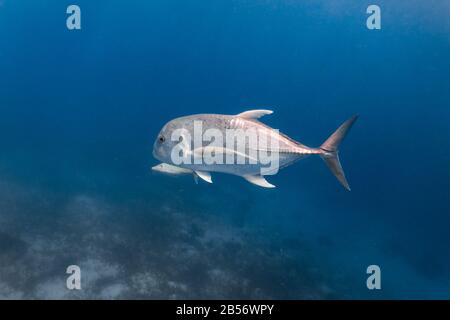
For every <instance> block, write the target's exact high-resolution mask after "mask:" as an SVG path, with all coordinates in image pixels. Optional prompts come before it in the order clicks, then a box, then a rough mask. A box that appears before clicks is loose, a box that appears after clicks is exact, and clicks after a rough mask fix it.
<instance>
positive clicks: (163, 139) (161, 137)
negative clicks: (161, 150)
mask: <svg viewBox="0 0 450 320" xmlns="http://www.w3.org/2000/svg"><path fill="white" fill-rule="evenodd" d="M158 140H159V142H161V143H163V142H164V141H166V138H164V136H160V137H159V139H158Z"/></svg>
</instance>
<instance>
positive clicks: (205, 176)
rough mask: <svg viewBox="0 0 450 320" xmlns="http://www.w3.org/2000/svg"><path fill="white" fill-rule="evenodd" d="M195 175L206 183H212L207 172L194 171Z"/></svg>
mask: <svg viewBox="0 0 450 320" xmlns="http://www.w3.org/2000/svg"><path fill="white" fill-rule="evenodd" d="M195 174H196V175H197V176H198V177H199V178H201V179H203V180H205V181H206V182H208V183H212V178H211V174H210V173H209V172H207V171H198V170H196V171H195Z"/></svg>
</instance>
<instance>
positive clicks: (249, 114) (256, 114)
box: [237, 109, 273, 119]
mask: <svg viewBox="0 0 450 320" xmlns="http://www.w3.org/2000/svg"><path fill="white" fill-rule="evenodd" d="M272 113H273V111H272V110H265V109H259V110H249V111H245V112H241V113H239V114H238V115H237V116H238V117H240V118H244V119H258V118H261V117H262V116H265V115H266V114H272Z"/></svg>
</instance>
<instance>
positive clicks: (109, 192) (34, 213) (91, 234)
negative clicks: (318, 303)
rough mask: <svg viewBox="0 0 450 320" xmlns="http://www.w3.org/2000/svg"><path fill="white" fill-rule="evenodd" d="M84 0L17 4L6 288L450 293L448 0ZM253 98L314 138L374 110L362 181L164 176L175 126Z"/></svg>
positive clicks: (10, 79) (8, 45) (297, 295)
mask: <svg viewBox="0 0 450 320" xmlns="http://www.w3.org/2000/svg"><path fill="white" fill-rule="evenodd" d="M75 3H76V4H77V5H79V6H80V8H81V12H82V16H81V17H82V29H81V30H74V31H69V30H68V29H67V28H66V17H67V14H66V8H67V6H68V5H69V4H72V3H69V2H65V1H56V0H53V1H44V0H42V1H32V0H22V1H12V0H0V147H1V152H0V297H2V298H64V299H72V298H151V299H153V298H170V299H183V298H203V299H204V298H275V299H278V298H287V299H335V298H337V299H344V298H351V299H359V298H369V299H379V298H395V299H409V298H427V299H428V298H450V256H449V254H448V253H449V250H448V243H449V241H450V232H449V231H450V227H449V226H450V205H449V196H450V194H449V190H450V166H449V160H450V131H449V124H450V59H449V57H450V14H449V13H450V5H449V2H448V1H446V0H442V1H438V0H436V1H395V2H394V1H381V0H377V1H356V0H352V1H348V0H346V1H325V0H323V1H295V0H282V1H279V0H277V1H275V0H240V1H237V0H209V1H205V0H191V1H180V0H164V1H162V0H154V1H126V2H124V1H116V0H108V1H106V0H97V1H87V0H77V1H76V2H75ZM369 4H377V5H379V6H380V7H381V14H382V28H381V30H368V29H367V28H366V18H367V16H368V15H367V14H366V8H367V6H368V5H369ZM253 108H268V109H272V110H274V114H273V115H270V116H266V117H264V122H265V123H267V124H268V125H270V126H272V127H274V128H279V129H280V130H282V131H283V132H285V133H286V134H288V135H289V136H291V137H292V138H294V139H296V140H298V141H301V142H302V143H304V144H306V145H308V146H318V145H320V144H321V143H322V142H323V140H324V139H325V138H326V137H327V136H328V135H329V134H330V133H331V132H333V131H334V130H335V129H336V127H337V126H338V125H340V124H341V123H342V122H343V121H344V120H345V119H347V118H349V117H350V116H351V115H353V114H359V115H360V118H359V120H358V122H357V123H356V124H355V126H354V127H353V129H352V131H351V132H350V134H349V136H348V137H347V139H346V140H345V141H344V142H343V145H342V147H341V152H340V156H341V161H342V164H343V167H344V169H345V172H346V175H347V178H348V180H349V183H350V185H351V187H352V191H351V192H347V191H346V190H345V189H344V188H342V187H341V186H340V185H339V183H338V182H337V181H336V179H335V178H334V177H333V176H332V175H331V174H330V172H329V171H328V169H327V168H326V166H325V165H324V164H323V163H322V161H321V160H320V159H319V158H314V157H310V158H308V159H305V160H302V161H300V162H298V163H296V164H295V165H293V166H290V167H288V168H286V169H283V170H282V171H281V172H280V173H279V174H278V175H276V176H274V177H269V178H268V180H269V181H270V182H271V183H273V184H275V185H276V186H277V188H276V189H262V188H258V187H256V186H254V185H251V184H249V183H248V182H246V181H244V180H243V179H241V178H238V177H233V176H227V175H223V174H216V175H214V183H213V184H212V185H210V184H207V183H203V182H200V183H199V184H198V185H195V184H194V183H193V180H192V178H191V177H179V178H172V177H168V176H164V175H158V174H154V173H152V172H151V170H150V167H151V166H152V165H155V164H156V163H157V161H156V160H155V159H153V158H152V144H153V141H154V139H155V138H156V135H157V133H158V132H159V130H160V129H161V127H162V126H163V125H164V124H165V123H166V122H167V121H169V120H171V119H173V118H175V117H178V116H182V115H188V114H195V113H223V114H237V113H239V112H242V111H245V110H249V109H253ZM71 264H76V265H79V266H80V268H81V272H82V280H81V281H82V290H79V291H77V290H75V291H69V290H67V289H66V277H67V274H66V273H65V271H66V267H67V266H68V265H71ZM372 264H376V265H378V266H380V268H381V286H382V287H381V290H368V289H367V287H366V279H367V277H368V275H367V274H366V268H367V267H368V266H369V265H372Z"/></svg>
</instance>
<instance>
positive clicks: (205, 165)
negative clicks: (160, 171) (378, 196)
mask: <svg viewBox="0 0 450 320" xmlns="http://www.w3.org/2000/svg"><path fill="white" fill-rule="evenodd" d="M272 113H273V111H271V110H250V111H246V112H242V113H240V114H237V115H222V114H197V115H190V116H185V117H181V118H176V119H174V120H171V121H169V122H168V123H166V124H165V125H164V127H163V128H162V129H161V131H160V132H159V134H158V137H157V138H156V141H155V143H154V145H153V156H154V157H155V158H156V159H158V160H160V161H162V162H163V163H165V164H169V165H171V166H177V167H179V168H183V169H185V170H186V171H184V172H186V173H187V172H189V171H187V170H192V172H194V173H195V174H196V175H197V176H199V177H200V178H202V179H203V180H205V181H207V182H209V183H212V179H211V172H223V173H229V174H233V175H237V176H241V177H243V178H244V179H246V180H247V181H249V182H251V183H253V184H255V185H258V186H261V187H265V188H274V187H275V186H274V185H273V184H270V183H269V182H267V180H266V179H265V178H264V176H266V175H271V174H275V173H276V172H277V171H278V169H279V168H284V167H286V166H288V165H290V164H292V163H294V162H295V161H297V160H299V159H302V158H305V157H306V156H309V155H319V156H320V157H321V158H322V159H323V160H324V161H325V163H326V164H327V166H328V167H329V169H330V170H331V172H332V173H333V174H334V175H335V176H336V178H337V179H338V180H339V182H340V183H341V184H342V185H343V186H344V187H345V188H346V189H347V190H350V186H349V184H348V182H347V179H346V178H345V174H344V171H343V169H342V166H341V163H340V161H339V145H340V143H341V142H342V140H343V139H344V137H345V136H346V134H347V133H348V131H349V130H350V128H351V127H352V125H353V124H354V123H355V121H356V119H357V116H353V117H351V118H350V119H348V120H347V121H345V122H344V123H343V124H342V125H341V126H340V127H339V128H338V129H337V130H336V131H335V132H334V133H333V134H332V135H331V136H330V137H329V138H328V139H327V140H325V142H324V143H322V145H321V146H320V147H318V148H311V147H307V146H305V145H303V144H301V143H300V142H297V141H295V140H293V139H291V138H290V137H288V136H287V135H285V134H283V133H281V132H279V131H278V130H276V129H273V128H271V127H269V126H267V125H265V124H263V123H262V122H260V121H259V120H258V119H259V118H261V117H262V116H264V115H267V114H272ZM230 131H232V134H231V135H230V134H229V132H230ZM249 132H250V133H251V134H250V133H249ZM199 134H200V136H201V138H200V141H196V139H197V136H198V135H199ZM205 137H206V138H205ZM224 137H226V138H228V137H232V143H231V144H230V143H229V139H225V138H224ZM239 141H241V142H242V143H241V144H240V145H241V148H237V147H236V143H237V144H239ZM263 155H265V156H264V157H266V158H267V157H268V156H269V157H270V159H271V160H273V161H274V162H275V160H276V164H277V165H276V167H275V166H274V168H272V167H270V170H268V169H267V168H268V167H269V166H268V162H267V159H266V160H264V161H263V159H264V157H263ZM206 156H209V157H210V160H209V161H207V160H208V158H207V157H206ZM275 156H276V157H275ZM238 158H239V159H240V161H239V160H237V159H238ZM180 159H181V160H180ZM211 159H213V161H211ZM229 160H230V161H229ZM270 165H272V163H270Z"/></svg>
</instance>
